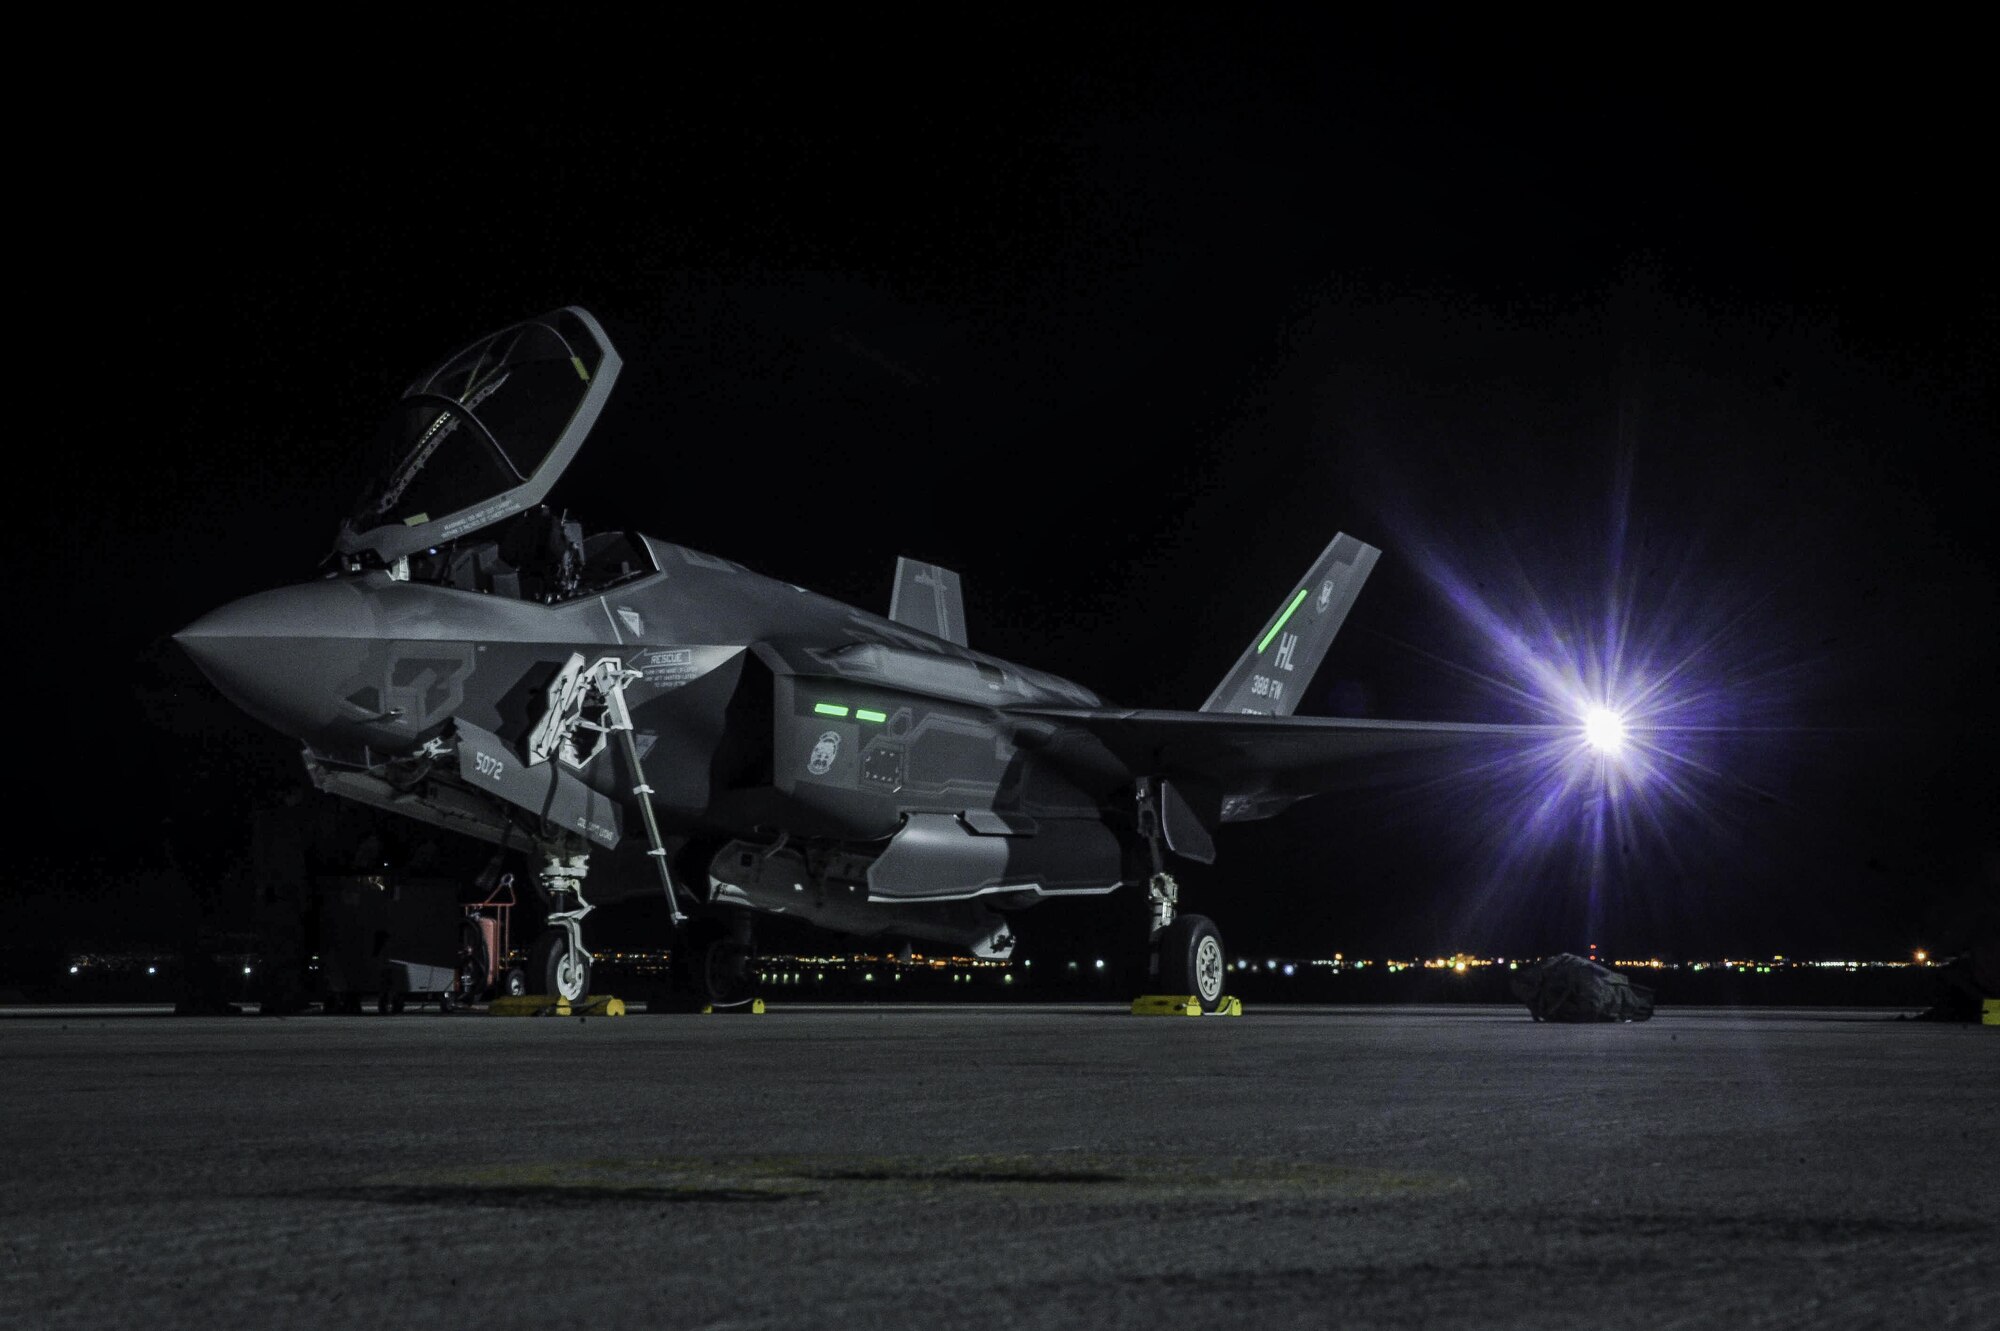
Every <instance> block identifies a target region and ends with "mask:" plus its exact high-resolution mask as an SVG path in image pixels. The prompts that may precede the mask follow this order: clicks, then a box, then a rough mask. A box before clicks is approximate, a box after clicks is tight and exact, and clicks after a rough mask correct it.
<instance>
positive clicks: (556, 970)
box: [528, 929, 590, 1003]
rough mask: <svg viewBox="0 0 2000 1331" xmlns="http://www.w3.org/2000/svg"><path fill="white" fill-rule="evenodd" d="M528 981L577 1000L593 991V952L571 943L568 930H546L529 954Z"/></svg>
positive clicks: (542, 990) (541, 991)
mask: <svg viewBox="0 0 2000 1331" xmlns="http://www.w3.org/2000/svg"><path fill="white" fill-rule="evenodd" d="M528 982H529V983H530V984H532V985H534V986H536V988H535V992H536V993H538V994H554V995H556V996H557V997H559V998H563V999H566V1000H567V1001H569V1002H571V1003H574V1002H576V1001H577V1000H578V999H581V998H582V997H583V996H584V995H586V994H588V993H589V992H590V953H588V952H584V951H581V950H573V949H572V948H571V947H570V945H569V931H568V930H566V929H547V930H544V931H543V932H542V936H541V937H540V938H537V939H536V940H535V946H534V950H533V951H531V952H530V953H529V954H528Z"/></svg>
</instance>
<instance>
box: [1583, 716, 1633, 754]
mask: <svg viewBox="0 0 2000 1331" xmlns="http://www.w3.org/2000/svg"><path fill="white" fill-rule="evenodd" d="M1583 741H1584V743H1586V744H1588V745H1590V747H1591V748H1593V749H1596V750H1597V751H1598V752H1599V753H1603V754H1615V753H1617V752H1618V750H1620V749H1622V748H1624V747H1625V718H1624V717H1622V716H1620V715H1618V713H1616V712H1614V711H1612V710H1611V709H1610V708H1609V707H1593V708H1591V709H1590V710H1589V711H1587V712H1585V713H1584V714H1583Z"/></svg>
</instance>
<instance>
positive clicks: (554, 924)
mask: <svg viewBox="0 0 2000 1331" xmlns="http://www.w3.org/2000/svg"><path fill="white" fill-rule="evenodd" d="M589 869H590V857H589V856H588V855H565V854H561V853H558V852H555V851H550V852H548V853H547V854H546V855H545V856H544V858H543V861H542V868H541V871H540V873H539V875H538V877H539V878H540V880H541V885H542V891H543V893H544V894H546V896H547V897H548V900H549V904H550V905H551V906H552V907H554V909H552V910H550V911H549V916H548V918H549V927H548V928H547V929H545V930H543V932H542V935H541V937H539V938H537V939H536V940H535V946H534V947H533V949H532V950H530V952H529V954H528V983H529V984H530V985H531V986H534V987H535V988H536V991H537V992H539V993H544V994H554V995H556V996H557V997H560V998H564V999H567V1000H568V1001H570V1002H572V1003H575V1002H578V1001H579V1000H581V999H582V998H583V997H584V996H585V995H586V994H588V993H589V992H590V951H589V949H587V948H585V947H584V945H583V917H584V916H586V915H588V914H590V912H591V911H592V910H594V909H596V907H594V906H592V905H591V904H590V903H589V902H588V901H585V900H584V899H583V876H584V874H586V873H588V872H589ZM572 897H573V898H575V901H576V904H575V905H574V906H571V905H568V904H566V903H567V902H568V901H569V899H570V898H572Z"/></svg>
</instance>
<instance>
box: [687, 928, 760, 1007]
mask: <svg viewBox="0 0 2000 1331" xmlns="http://www.w3.org/2000/svg"><path fill="white" fill-rule="evenodd" d="M756 959H757V954H756V953H755V952H752V951H751V950H750V945H749V944H748V943H743V942H739V941H737V940H736V939H734V938H719V939H717V940H716V941H714V942H712V943H710V944H708V946H706V947H704V948H702V949H701V952H700V954H699V956H698V960H697V963H696V964H697V965H699V966H700V967H701V994H702V997H703V998H705V999H707V1000H708V1001H709V1003H710V1004H712V1005H713V1006H715V1007H741V1006H742V1005H743V1004H745V1003H748V1002H749V1001H750V1000H751V999H752V998H754V997H756V991H757V974H756V970H755V962H756Z"/></svg>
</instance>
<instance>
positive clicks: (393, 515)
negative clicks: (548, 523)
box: [336, 305, 621, 563]
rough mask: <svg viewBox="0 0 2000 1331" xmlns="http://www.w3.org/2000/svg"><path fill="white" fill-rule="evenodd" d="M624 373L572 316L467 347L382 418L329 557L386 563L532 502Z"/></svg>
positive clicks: (582, 316)
mask: <svg viewBox="0 0 2000 1331" xmlns="http://www.w3.org/2000/svg"><path fill="white" fill-rule="evenodd" d="M620 363H621V362H620V361H619V359H618V353H617V351H615V350H614V349H613V348H612V346H611V340H610V339H609V338H608V337H606V336H605V335H604V330H603V328H601V327H599V326H598V323H597V321H596V320H595V319H593V318H591V317H590V315H589V314H588V313H587V312H585V311H584V310H581V309H579V308H577V307H576V306H573V305H572V306H569V307H567V308H565V309H560V310H556V311H553V312H551V313H549V314H544V315H541V316H540V317H538V318H534V319H529V320H527V321H526V322H524V323H518V324H515V325H513V326H512V327H510V328H504V329H502V330H500V331H499V332H497V333H494V334H492V335H491V336H488V337H484V338H481V339H480V340H479V341H477V342H474V343H473V344H472V345H471V346H469V347H467V348H465V349H464V350H463V351H461V352H459V353H458V354H457V355H455V356H453V357H451V358H450V359H449V360H447V361H445V362H444V363H443V364H442V365H440V366H438V367H437V368H436V369H434V370H432V371H431V372H430V373H428V374H426V375H424V376H422V377H421V378H419V379H418V380H417V381H416V382H415V383H413V384H411V385H410V387H409V389H408V390H407V391H406V392H405V393H404V394H403V397H402V399H401V400H400V401H399V402H397V404H396V406H395V408H394V410H392V411H391V412H390V413H389V418H388V419H387V420H386V421H385V422H383V425H382V430H381V433H380V435H379V437H378V440H377V448H378V450H379V457H380V461H379V462H378V464H377V467H378V469H377V471H376V472H375V474H374V475H373V477H371V478H370V480H369V482H368V484H367V486H366V487H365V488H364V489H363V490H362V493H361V498H360V499H359V500H358V501H357V502H356V504H355V508H354V511H353V512H352V513H350V514H348V516H347V517H346V519H345V520H343V521H342V523H341V527H340V536H339V538H338V540H337V541H336V548H337V549H338V550H339V552H340V553H341V554H343V555H350V556H353V555H361V554H363V553H373V554H374V555H375V556H376V557H377V558H379V559H381V560H382V561H384V562H385V563H388V562H392V561H394V560H397V559H400V558H402V557H404V556H406V555H411V554H415V553H416V552H418V551H420V550H425V549H429V548H432V547H436V546H440V545H443V544H445V543H446V542H449V541H453V540H456V539H457V538H459V537H461V536H464V535H466V534H467V533H469V532H473V531H477V530H479V529H480V528H482V527H488V526H491V525H492V524H494V523H496V522H498V521H500V520H501V519H502V518H506V517H510V516H512V515H513V514H516V513H519V512H521V511H522V510H524V509H527V508H530V507H532V506H534V505H535V504H538V503H540V502H541V500H542V498H543V496H545V495H546V494H548V492H549V489H550V487H551V486H553V485H554V484H555V482H556V479H557V477H559V476H561V475H562V472H563V468H565V467H567V466H568V465H569V462H570V459H571V458H573V457H575V456H576V451H577V449H578V448H579V447H581V446H582V444H583V439H584V436H585V435H587V434H589V433H590V427H591V426H592V425H594V424H595V423H596V421H597V416H598V413H599V412H600V411H602V410H603V408H604V402H605V399H606V398H608V397H609V396H610V395H611V388H612V385H613V384H614V383H615V382H616V381H617V379H618V370H619V366H620Z"/></svg>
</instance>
